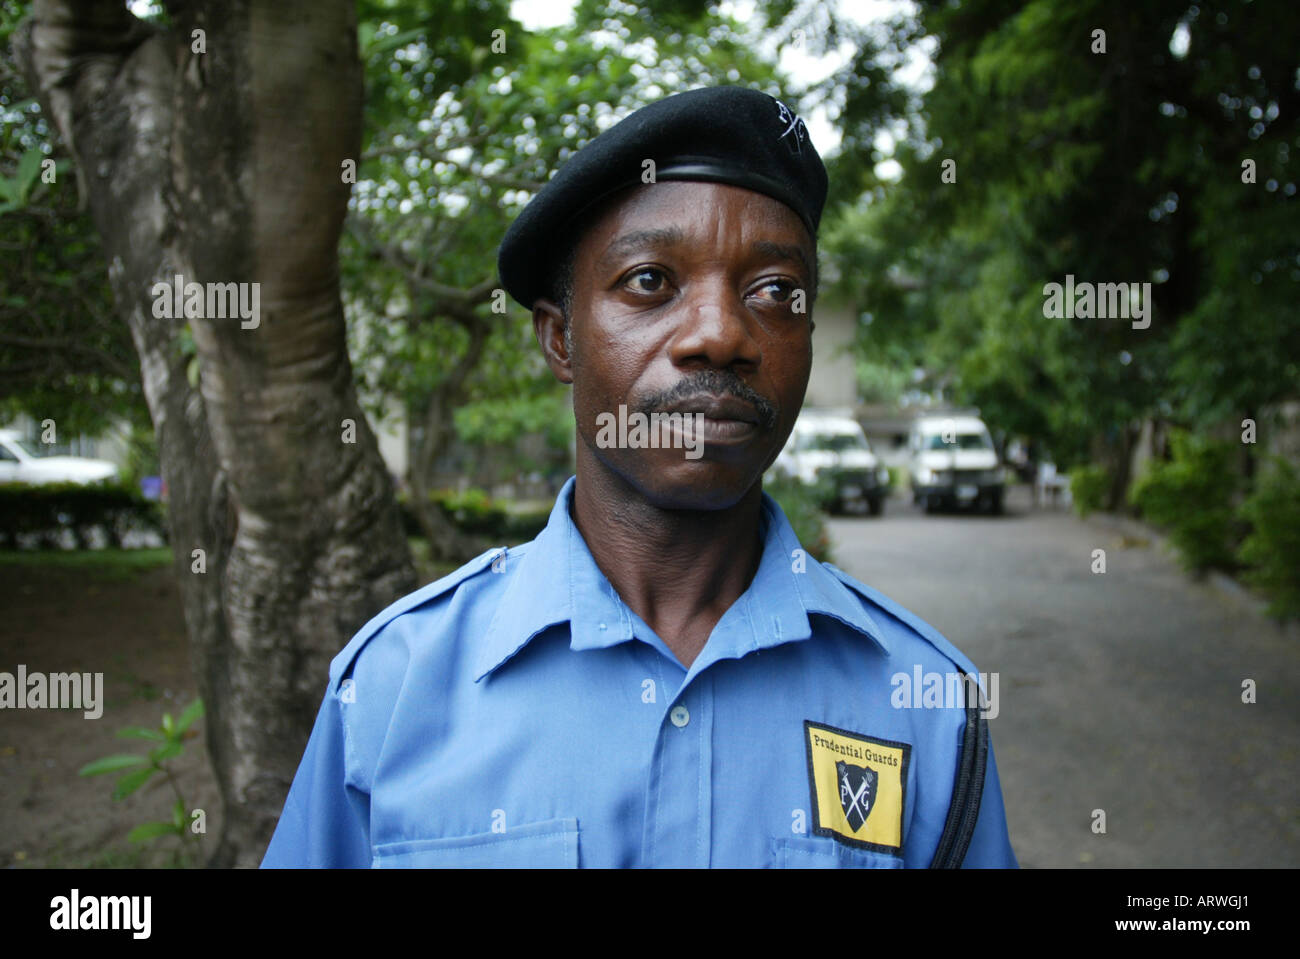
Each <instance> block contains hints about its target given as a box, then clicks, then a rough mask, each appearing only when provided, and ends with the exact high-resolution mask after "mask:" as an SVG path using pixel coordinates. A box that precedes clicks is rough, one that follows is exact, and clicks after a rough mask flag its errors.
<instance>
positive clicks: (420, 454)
mask: <svg viewBox="0 0 1300 959" xmlns="http://www.w3.org/2000/svg"><path fill="white" fill-rule="evenodd" d="M470 319H471V320H472V319H473V317H472V314H471V316H470ZM462 322H463V323H464V324H465V326H466V328H467V330H468V332H469V337H470V341H469V348H468V349H467V350H466V353H465V357H464V358H463V360H462V361H461V362H460V363H459V364H457V366H456V368H455V369H454V370H453V371H452V372H451V373H449V374H448V375H447V378H446V379H445V380H443V382H441V383H439V384H438V386H437V387H436V388H435V389H433V390H431V391H430V392H429V393H428V394H427V395H426V396H425V397H424V400H423V402H422V403H420V404H419V405H418V406H417V405H411V406H408V407H407V422H408V423H414V422H416V421H417V417H418V420H419V422H420V423H421V426H422V428H421V430H420V431H419V434H418V438H417V439H416V440H415V442H413V443H409V444H408V446H407V451H408V454H409V455H408V457H407V463H408V466H407V482H408V483H409V485H410V487H411V510H412V511H413V512H414V513H415V517H416V520H417V522H419V524H420V528H421V530H422V532H423V533H424V536H425V539H427V540H428V542H429V559H430V560H432V561H434V562H444V563H446V562H465V561H466V560H468V559H471V558H473V557H474V556H477V555H478V554H479V553H481V552H483V550H484V549H487V548H488V547H487V545H485V541H484V540H483V539H482V538H481V537H475V536H469V535H467V534H465V533H462V532H461V531H460V530H459V529H457V528H456V527H455V525H453V524H452V523H451V521H450V520H448V519H447V518H446V517H445V516H444V515H443V514H442V511H441V510H440V509H438V507H437V506H436V505H434V504H433V503H432V502H430V501H429V490H430V488H431V486H432V478H433V468H434V464H435V463H436V462H437V460H438V457H439V456H441V455H442V453H443V452H444V451H445V450H446V449H447V447H448V446H449V445H450V444H451V440H452V437H453V436H454V435H455V425H454V423H453V421H452V415H453V414H454V412H455V409H456V407H457V406H459V405H460V404H462V403H463V402H464V401H465V391H466V380H467V378H468V375H469V371H470V370H472V369H474V368H475V367H476V366H477V365H478V362H479V360H480V359H481V358H482V355H483V348H484V345H485V344H486V343H487V337H488V330H487V327H486V326H485V325H484V324H482V323H477V322H468V321H464V320H462Z"/></svg>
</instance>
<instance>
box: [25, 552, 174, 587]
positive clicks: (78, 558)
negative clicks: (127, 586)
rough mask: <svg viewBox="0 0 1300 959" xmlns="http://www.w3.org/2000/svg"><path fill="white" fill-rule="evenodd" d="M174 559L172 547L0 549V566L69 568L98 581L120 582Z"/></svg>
mask: <svg viewBox="0 0 1300 959" xmlns="http://www.w3.org/2000/svg"><path fill="white" fill-rule="evenodd" d="M171 561H172V551H171V549H170V548H169V547H166V546H159V547H156V548H154V549H42V550H12V549H6V550H0V569H6V570H12V569H26V570H31V571H34V572H38V571H43V570H69V571H74V572H77V573H79V574H81V575H84V576H87V577H89V578H91V579H93V580H95V581H97V582H104V583H121V582H128V581H130V580H132V579H134V578H135V577H136V576H137V575H139V574H140V573H143V572H146V571H148V570H151V569H157V568H158V567H160V566H167V565H168V564H170V563H171Z"/></svg>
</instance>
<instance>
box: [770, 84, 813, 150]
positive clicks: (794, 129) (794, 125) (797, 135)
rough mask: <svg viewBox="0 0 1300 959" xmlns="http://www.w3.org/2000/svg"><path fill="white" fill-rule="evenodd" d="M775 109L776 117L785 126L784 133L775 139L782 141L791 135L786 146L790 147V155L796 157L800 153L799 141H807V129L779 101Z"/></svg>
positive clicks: (801, 121)
mask: <svg viewBox="0 0 1300 959" xmlns="http://www.w3.org/2000/svg"><path fill="white" fill-rule="evenodd" d="M773 99H775V98H773ZM776 109H777V115H778V116H779V117H780V118H781V122H782V123H784V124H786V128H785V131H784V132H783V133H782V134H781V135H780V136H779V137H777V139H778V140H784V139H785V138H786V137H787V136H789V135H790V134H791V133H793V134H794V139H793V140H791V141H790V142H789V143H788V144H787V146H789V147H790V152H791V153H794V154H796V155H797V154H799V153H800V152H802V151H801V148H800V146H799V144H800V141H802V140H806V139H808V128H807V127H806V126H804V122H803V120H801V119H800V118H799V117H797V116H795V115H794V113H793V112H791V110H790V108H789V107H788V106H786V105H785V104H784V103H782V102H781V101H780V100H777V101H776Z"/></svg>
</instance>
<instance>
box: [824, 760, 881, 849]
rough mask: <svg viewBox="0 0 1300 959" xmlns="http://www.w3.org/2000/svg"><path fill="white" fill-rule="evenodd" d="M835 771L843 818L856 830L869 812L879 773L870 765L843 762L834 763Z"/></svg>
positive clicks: (865, 819) (874, 797) (873, 800)
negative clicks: (838, 783)
mask: <svg viewBox="0 0 1300 959" xmlns="http://www.w3.org/2000/svg"><path fill="white" fill-rule="evenodd" d="M835 773H836V775H837V776H838V777H839V781H840V806H841V808H843V810H844V818H845V819H847V820H848V821H849V828H850V829H852V830H853V831H854V832H857V831H858V830H859V829H861V828H862V824H863V823H865V822H866V821H867V816H868V815H870V813H871V804H872V803H873V802H875V800H876V783H877V781H878V780H879V779H880V774H879V773H877V772H876V771H875V770H874V769H871V768H870V767H865V766H854V765H852V764H851V763H845V762H837V763H836V764H835Z"/></svg>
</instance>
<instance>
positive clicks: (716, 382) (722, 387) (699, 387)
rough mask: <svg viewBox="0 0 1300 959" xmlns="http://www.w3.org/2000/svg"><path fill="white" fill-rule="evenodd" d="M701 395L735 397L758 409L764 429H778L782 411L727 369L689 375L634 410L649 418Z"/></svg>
mask: <svg viewBox="0 0 1300 959" xmlns="http://www.w3.org/2000/svg"><path fill="white" fill-rule="evenodd" d="M701 393H705V394H709V395H712V396H734V397H735V398H736V399H739V400H743V401H744V402H746V403H748V404H749V405H750V406H752V407H754V409H755V410H756V411H757V412H758V416H759V425H761V426H762V427H763V429H766V430H770V429H773V428H774V427H775V426H776V421H777V417H778V412H779V411H778V410H777V408H776V406H775V405H774V404H773V403H772V402H771V401H769V400H768V399H767V398H766V397H765V396H763V395H762V394H761V393H759V392H757V391H756V390H755V389H754V388H753V387H751V386H749V385H748V384H747V383H746V382H745V381H744V380H742V379H741V378H740V377H739V376H737V375H736V374H735V373H731V372H726V371H723V370H701V371H700V372H698V373H692V374H691V375H689V376H685V377H683V378H682V379H681V380H679V381H678V382H677V384H676V385H674V386H673V387H671V388H670V389H667V390H663V391H661V392H659V393H652V394H650V395H649V396H647V397H644V398H643V399H641V400H640V401H639V402H638V403H637V404H636V406H635V407H634V409H635V410H636V411H637V412H640V413H644V414H645V415H646V416H649V415H650V414H651V413H657V412H661V411H662V410H663V409H664V408H665V407H667V406H668V405H670V404H672V403H676V402H678V401H679V400H684V399H687V398H689V397H693V396H698V395H700V394H701Z"/></svg>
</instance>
